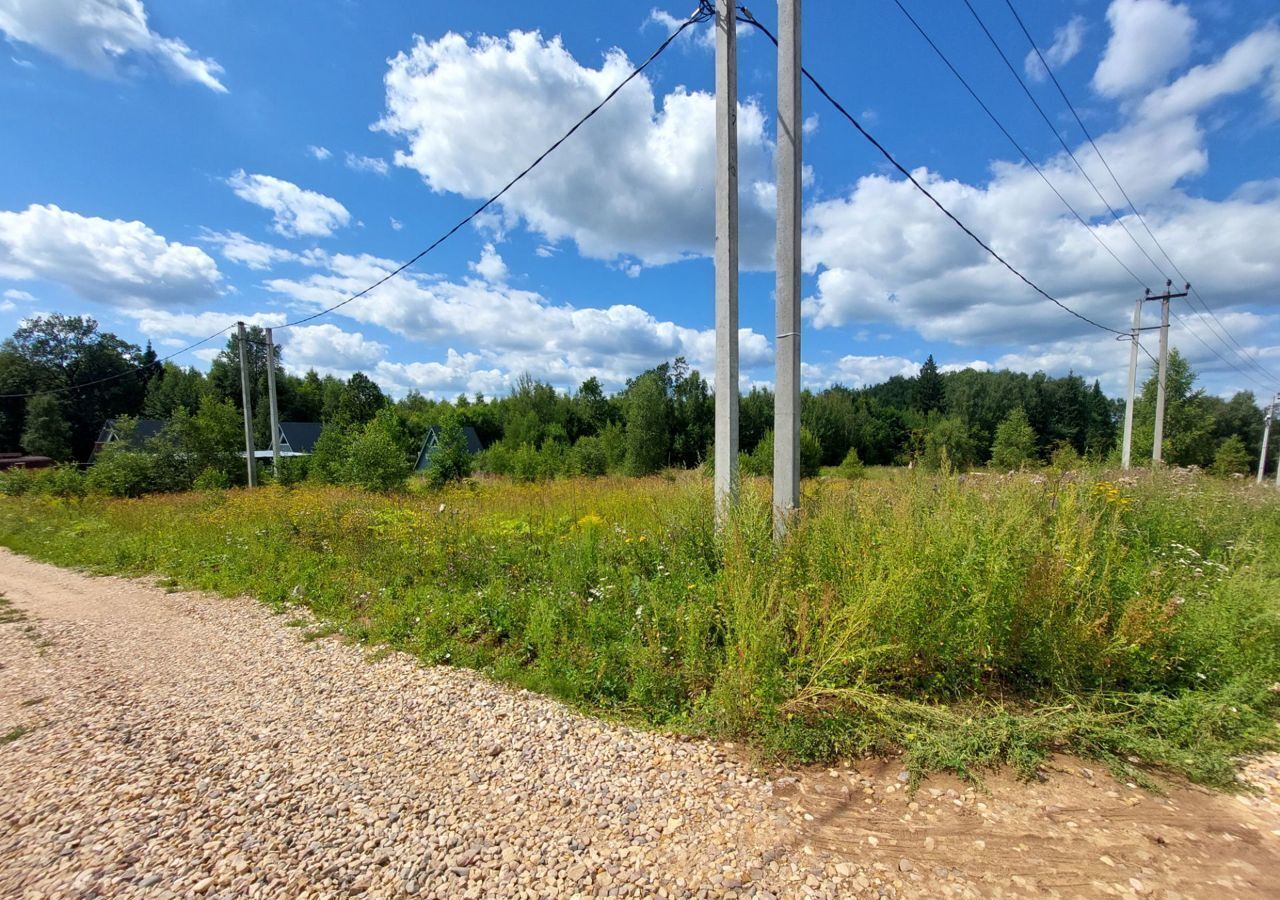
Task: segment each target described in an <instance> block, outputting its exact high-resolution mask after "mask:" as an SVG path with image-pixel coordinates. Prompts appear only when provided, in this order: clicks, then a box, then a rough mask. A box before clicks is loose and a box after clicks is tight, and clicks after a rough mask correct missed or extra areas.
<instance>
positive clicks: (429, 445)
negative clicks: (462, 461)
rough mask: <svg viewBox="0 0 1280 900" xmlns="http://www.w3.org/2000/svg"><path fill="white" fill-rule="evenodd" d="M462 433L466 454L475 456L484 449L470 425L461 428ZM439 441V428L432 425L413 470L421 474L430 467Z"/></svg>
mask: <svg viewBox="0 0 1280 900" xmlns="http://www.w3.org/2000/svg"><path fill="white" fill-rule="evenodd" d="M462 433H463V434H464V435H466V438H467V452H468V453H470V454H471V455H472V456H475V455H476V454H477V453H479V452H480V451H481V450H483V449H484V444H481V443H480V436H479V435H478V434H476V430H475V429H474V428H472V427H471V426H470V425H463V426H462ZM439 441H440V426H439V425H432V426H431V427H430V428H428V429H427V437H426V439H425V440H423V442H422V449H421V450H419V451H418V461H417V462H416V463H414V466H413V470H414V471H415V472H422V471H424V470H426V468H427V466H429V465H431V457H432V456H433V455H434V454H435V452H436V445H437V444H438V443H439Z"/></svg>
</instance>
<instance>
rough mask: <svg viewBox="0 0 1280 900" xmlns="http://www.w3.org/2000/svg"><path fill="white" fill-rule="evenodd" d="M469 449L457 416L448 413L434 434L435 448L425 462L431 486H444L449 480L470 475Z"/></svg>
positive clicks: (456, 479) (458, 479)
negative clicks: (428, 460) (427, 461)
mask: <svg viewBox="0 0 1280 900" xmlns="http://www.w3.org/2000/svg"><path fill="white" fill-rule="evenodd" d="M471 465H472V460H471V450H470V449H469V448H468V447H467V435H466V432H464V431H463V430H462V425H461V424H460V423H459V422H458V419H457V416H455V415H449V416H447V417H446V418H445V420H444V423H443V424H442V425H441V426H440V431H439V432H438V434H437V435H436V446H435V450H434V451H433V452H432V454H431V461H430V462H429V463H428V464H427V480H428V481H430V482H431V484H432V486H433V487H444V485H446V484H448V483H449V482H450V481H461V480H462V479H464V478H467V477H468V476H470V475H471Z"/></svg>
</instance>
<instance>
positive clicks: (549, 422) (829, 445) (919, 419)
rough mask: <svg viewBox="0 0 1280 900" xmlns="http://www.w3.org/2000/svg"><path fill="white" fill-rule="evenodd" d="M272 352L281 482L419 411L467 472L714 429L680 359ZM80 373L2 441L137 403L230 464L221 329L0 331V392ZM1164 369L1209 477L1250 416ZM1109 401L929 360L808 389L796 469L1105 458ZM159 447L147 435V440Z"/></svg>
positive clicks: (1171, 414)
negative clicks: (324, 369)
mask: <svg viewBox="0 0 1280 900" xmlns="http://www.w3.org/2000/svg"><path fill="white" fill-rule="evenodd" d="M248 337H249V344H248V345H247V349H248V351H249V352H248V357H249V371H250V388H251V390H250V393H251V398H252V400H251V402H252V407H253V422H254V435H255V437H254V439H255V445H256V446H257V447H259V448H268V447H270V445H271V435H270V423H269V412H268V409H267V403H266V397H267V368H266V367H267V354H266V344H265V337H266V336H265V332H264V331H263V330H262V329H261V328H258V327H253V328H250V329H248ZM274 355H275V359H276V373H275V374H276V385H277V395H278V403H279V413H280V418H281V420H282V421H306V422H320V423H323V426H324V427H323V430H322V432H321V437H320V440H319V442H318V443H317V446H316V448H315V452H314V454H313V455H312V456H311V457H310V458H309V459H308V460H305V461H290V463H289V475H288V476H287V477H289V478H291V479H296V478H301V477H311V478H314V479H317V480H323V481H332V482H348V483H358V484H365V485H367V486H372V487H378V486H387V485H391V484H395V483H397V482H398V481H402V480H403V478H404V477H405V476H406V475H407V474H408V472H409V468H410V465H411V463H412V461H413V459H414V458H416V456H417V453H418V451H419V449H420V447H421V445H422V440H423V437H424V436H425V434H426V432H427V430H428V429H429V428H431V427H432V426H444V427H445V431H446V433H445V434H443V435H442V449H443V451H444V453H443V454H441V455H442V459H444V460H447V466H446V468H447V472H445V473H444V474H443V475H438V477H448V476H450V475H452V476H457V475H459V474H465V473H466V472H467V471H469V470H470V466H471V465H472V462H473V461H471V460H470V459H469V458H468V459H463V457H465V456H466V454H465V447H464V446H462V447H460V446H459V441H460V440H462V439H461V437H460V435H461V429H462V428H463V427H465V426H470V427H472V428H474V429H475V431H476V434H477V436H478V437H479V438H480V441H481V443H482V444H483V446H484V447H485V448H487V449H486V450H485V451H484V453H483V454H482V455H481V457H480V458H479V459H477V460H475V461H474V464H475V465H477V466H478V467H480V468H481V469H483V470H485V471H489V472H493V473H497V474H505V475H509V476H512V477H514V478H518V479H525V480H531V479H538V478H546V477H554V476H559V475H601V474H605V473H615V472H616V473H626V474H633V475H645V474H649V473H652V472H656V471H659V470H661V469H664V468H669V467H678V468H693V467H698V466H702V465H705V464H706V463H707V460H708V458H709V456H710V450H711V445H712V441H713V437H714V417H715V402H714V396H713V392H712V389H711V386H710V384H709V383H708V382H707V380H706V379H705V378H704V377H703V376H702V375H701V374H700V373H699V372H698V371H697V370H696V369H692V368H690V367H689V366H688V365H687V363H686V362H685V361H684V360H683V359H676V360H673V361H670V362H665V363H662V364H660V365H658V366H655V367H654V368H651V369H649V370H647V371H645V372H642V373H640V374H639V375H636V376H635V377H634V378H631V379H630V380H628V381H627V383H626V385H625V386H624V387H623V388H622V389H621V390H619V391H617V392H614V393H607V392H606V391H605V389H604V386H603V385H602V383H601V382H600V381H599V379H597V378H588V379H587V380H586V381H584V382H583V383H582V384H580V385H579V386H578V387H577V389H576V390H574V391H572V392H562V391H558V390H556V388H555V387H553V386H552V385H550V384H548V383H546V382H544V381H540V380H537V379H534V378H532V377H530V376H528V375H524V376H521V377H520V378H518V379H517V380H516V381H515V383H514V385H513V386H512V388H511V390H510V391H509V392H508V393H507V395H506V396H503V397H492V398H489V397H485V396H484V395H482V394H475V395H473V396H466V395H460V396H458V397H456V398H455V399H453V400H450V401H444V400H435V399H432V398H429V397H426V396H424V395H423V394H421V393H419V392H416V391H412V392H410V393H409V394H407V395H406V396H404V397H403V398H401V399H399V400H394V399H392V398H391V397H390V396H389V395H388V394H387V393H385V392H384V391H383V390H382V389H381V388H380V387H379V385H378V384H376V383H375V382H374V381H373V380H372V379H371V378H369V377H368V376H367V375H365V374H363V373H360V372H356V373H355V374H353V375H351V376H350V377H349V378H345V379H343V378H337V377H335V376H333V375H324V376H322V375H319V374H318V373H317V372H315V371H314V370H312V371H309V372H307V373H305V374H303V375H294V374H291V373H289V372H287V371H285V369H284V368H283V366H282V361H283V359H284V352H283V350H282V348H279V347H277V348H275V354H274ZM135 369H136V370H137V371H136V372H135V373H134V374H128V375H125V374H123V373H126V372H130V371H132V370H135ZM115 376H123V377H115ZM88 382H98V383H97V384H93V385H91V386H89V387H84V388H79V387H78V388H76V389H75V390H68V391H64V392H61V393H50V394H41V395H39V396H36V397H31V398H29V399H22V398H8V399H4V400H0V449H3V450H6V451H25V452H27V453H32V454H39V455H44V456H49V457H52V458H53V459H55V460H58V461H65V462H79V463H84V462H87V461H88V460H89V458H90V456H91V454H92V452H93V449H94V442H95V441H96V439H97V436H98V433H99V431H100V429H101V428H102V425H103V423H104V422H105V421H106V420H107V419H115V418H122V417H141V418H154V419H161V420H165V421H166V422H168V423H169V427H168V428H166V437H165V446H167V447H168V448H169V450H168V451H165V452H169V455H170V459H171V462H173V461H176V462H174V465H179V462H180V463H181V464H180V465H179V468H181V469H182V473H181V474H178V475H175V476H174V479H176V482H175V483H176V484H177V485H178V486H180V485H181V483H182V482H183V481H186V480H190V481H194V480H195V479H197V478H198V477H200V475H201V473H205V472H206V471H208V472H211V473H213V474H209V475H207V479H212V480H213V481H216V482H222V481H227V482H228V483H235V482H237V481H238V480H239V479H240V478H241V473H240V470H241V469H242V468H243V461H242V460H239V458H238V454H239V453H240V452H241V451H242V449H243V433H242V424H241V412H240V406H241V390H240V363H239V348H238V345H237V343H236V339H235V338H234V337H233V338H231V339H229V340H228V342H227V344H226V345H225V347H224V348H222V350H221V351H220V352H219V353H218V355H217V356H216V357H215V358H214V360H213V361H212V363H211V365H210V367H209V370H208V371H207V372H202V371H200V370H199V369H196V368H194V367H182V366H178V365H175V364H174V363H171V362H165V363H159V362H157V361H156V354H155V351H154V350H153V349H152V348H151V347H150V346H149V345H148V346H147V347H146V348H140V347H138V346H136V345H133V344H131V343H129V342H127V341H124V340H122V339H120V338H119V337H117V336H116V335H114V334H111V333H109V332H105V331H103V330H101V328H100V327H99V326H98V323H97V322H95V321H94V320H93V319H91V318H87V317H78V316H61V315H51V316H46V317H39V318H35V319H31V320H29V321H27V322H24V323H23V324H22V325H21V326H20V327H19V328H18V330H17V331H16V332H15V333H14V334H13V336H12V337H10V338H9V339H7V340H6V341H4V343H3V344H0V393H26V392H34V391H48V390H54V389H58V388H67V387H71V386H74V385H82V384H85V383H88ZM1167 385H1168V393H1167V403H1166V428H1165V459H1166V461H1167V462H1170V463H1172V464H1177V465H1198V466H1201V467H1205V468H1214V469H1216V470H1218V471H1220V472H1222V473H1224V474H1226V473H1232V472H1244V471H1248V469H1249V467H1250V466H1251V465H1252V464H1253V461H1254V460H1256V459H1257V456H1258V453H1259V452H1260V443H1261V432H1262V421H1263V417H1262V411H1261V409H1260V408H1259V407H1258V404H1257V401H1256V398H1255V397H1254V396H1253V394H1251V393H1248V392H1241V393H1238V394H1236V395H1235V396H1233V397H1232V398H1231V399H1230V400H1223V399H1221V398H1218V397H1215V396H1212V395H1210V394H1208V393H1206V392H1205V391H1204V390H1203V389H1200V388H1197V387H1196V377H1195V373H1194V372H1193V371H1192V369H1191V367H1190V365H1189V364H1188V363H1187V361H1186V360H1185V358H1183V357H1182V356H1181V355H1179V354H1178V353H1177V351H1176V350H1175V351H1173V352H1172V353H1171V355H1170V365H1169V376H1168V381H1167ZM1154 407H1155V376H1154V374H1153V375H1152V376H1151V378H1149V379H1148V380H1147V381H1146V383H1145V384H1144V385H1143V390H1142V394H1141V396H1140V397H1139V400H1138V403H1137V404H1136V411H1135V438H1134V459H1135V461H1137V462H1138V463H1139V464H1141V461H1142V460H1143V459H1144V458H1148V457H1149V456H1150V448H1151V443H1152V435H1153V431H1154ZM1122 415H1123V403H1122V401H1117V400H1113V399H1111V398H1108V397H1107V396H1106V395H1105V394H1104V393H1103V391H1102V389H1101V386H1100V385H1099V384H1098V382H1096V381H1094V382H1092V383H1088V382H1086V381H1085V380H1084V379H1083V378H1081V377H1080V376H1078V375H1075V374H1069V375H1066V376H1061V377H1053V376H1049V375H1046V374H1044V373H1043V372H1037V373H1034V374H1026V373H1021V372H1012V371H998V372H990V371H977V370H974V369H965V370H962V371H955V372H943V371H941V370H940V368H939V367H938V366H937V364H936V363H935V361H934V359H933V357H932V356H930V357H929V358H928V359H927V360H926V361H925V363H924V365H923V366H921V368H920V370H919V372H918V373H917V374H916V375H914V376H910V377H907V376H901V375H899V376H894V377H892V378H890V379H888V380H887V381H885V382H883V383H881V384H877V385H873V386H870V387H865V388H860V389H855V388H849V387H844V386H841V385H833V386H831V387H827V388H825V389H823V390H820V391H812V390H806V391H805V392H804V394H803V396H802V401H801V423H802V435H801V464H802V466H801V467H802V472H803V473H804V474H806V475H813V474H817V472H818V471H820V469H821V467H823V466H835V465H840V464H846V469H845V471H856V470H857V469H858V467H860V466H861V465H862V464H864V463H865V464H870V465H908V464H911V465H917V464H918V465H923V466H926V467H933V468H936V467H940V466H944V465H946V466H951V467H954V468H960V469H963V468H969V467H975V466H985V465H991V466H993V467H996V468H1000V469H1013V468H1022V467H1026V466H1035V465H1039V464H1042V463H1048V462H1051V461H1053V460H1054V458H1055V456H1056V457H1058V458H1059V461H1060V462H1061V461H1064V460H1065V461H1066V462H1071V461H1073V460H1079V459H1086V458H1087V459H1091V460H1095V461H1098V462H1105V461H1107V460H1109V459H1111V460H1114V458H1115V457H1116V454H1117V453H1118V449H1117V444H1118V436H1119V429H1120V422H1121V418H1122ZM740 416H741V418H740V444H741V453H742V456H741V466H742V470H743V471H744V473H746V474H748V475H752V474H759V475H768V474H769V473H770V472H771V470H772V447H773V440H772V432H771V429H772V424H773V394H772V392H771V391H769V390H768V389H765V388H759V387H757V388H753V389H752V390H751V391H749V392H747V393H745V394H744V395H743V396H742V398H741V404H740ZM463 444H465V441H464V442H463ZM162 451H164V447H162V446H157V447H155V448H152V455H153V456H154V455H156V454H161V453H162ZM195 467H199V468H198V471H197V470H196V468H195ZM156 477H157V479H158V478H159V477H158V476H156ZM159 480H163V479H159ZM170 480H173V479H170Z"/></svg>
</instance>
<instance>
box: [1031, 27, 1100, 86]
mask: <svg viewBox="0 0 1280 900" xmlns="http://www.w3.org/2000/svg"><path fill="white" fill-rule="evenodd" d="M1084 31H1085V21H1084V17H1083V16H1072V17H1071V20H1070V21H1069V22H1067V24H1066V25H1063V26H1062V27H1061V28H1058V29H1055V30H1054V32H1053V43H1052V44H1050V45H1049V49H1048V50H1046V51H1045V52H1044V58H1045V61H1046V62H1048V63H1049V65H1051V66H1053V67H1054V68H1055V69H1056V68H1058V67H1059V66H1063V65H1066V64H1067V63H1069V62H1070V61H1071V60H1073V59H1075V57H1076V54H1077V53H1079V52H1080V48H1081V47H1082V46H1084ZM1022 67H1023V69H1025V70H1026V73H1027V77H1028V78H1030V79H1032V80H1033V81H1044V80H1045V79H1046V78H1047V77H1049V73H1048V72H1046V71H1045V68H1044V63H1042V62H1040V57H1039V55H1037V54H1036V51H1034V50H1028V51H1027V58H1026V59H1025V60H1023V63H1022Z"/></svg>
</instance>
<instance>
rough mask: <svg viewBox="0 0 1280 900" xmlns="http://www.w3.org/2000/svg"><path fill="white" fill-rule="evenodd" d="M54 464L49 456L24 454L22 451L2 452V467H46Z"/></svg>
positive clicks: (0, 467)
mask: <svg viewBox="0 0 1280 900" xmlns="http://www.w3.org/2000/svg"><path fill="white" fill-rule="evenodd" d="M51 465H53V460H52V459H50V458H49V457H47V456H23V455H22V454H20V453H5V454H0V469H45V468H48V467H49V466H51Z"/></svg>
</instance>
